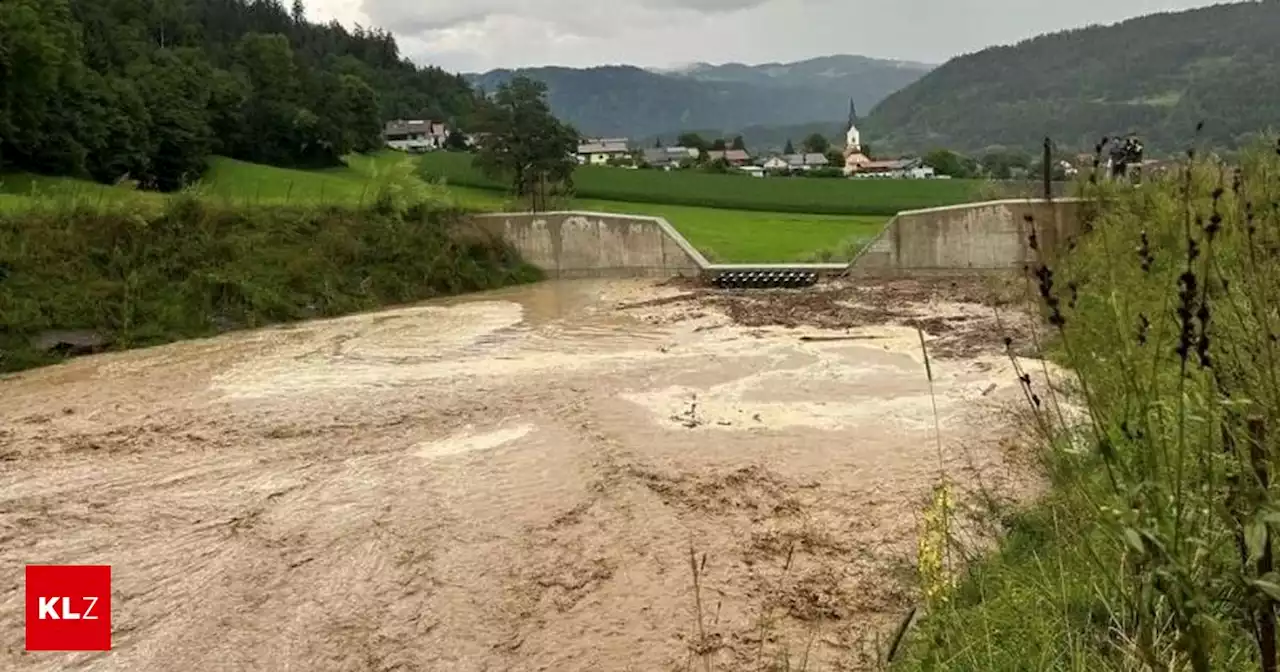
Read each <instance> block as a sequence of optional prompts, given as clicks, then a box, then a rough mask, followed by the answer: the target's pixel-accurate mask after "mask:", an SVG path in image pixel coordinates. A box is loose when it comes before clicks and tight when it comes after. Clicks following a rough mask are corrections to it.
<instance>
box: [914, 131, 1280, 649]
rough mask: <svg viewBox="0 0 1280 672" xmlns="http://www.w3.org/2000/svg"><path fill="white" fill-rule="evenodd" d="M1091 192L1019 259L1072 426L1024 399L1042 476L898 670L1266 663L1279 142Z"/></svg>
mask: <svg viewBox="0 0 1280 672" xmlns="http://www.w3.org/2000/svg"><path fill="white" fill-rule="evenodd" d="M1101 147H1102V146H1101V145H1100V147H1099V154H1101V151H1102V149H1101ZM1082 188H1083V189H1084V194H1085V196H1086V197H1088V199H1089V200H1090V202H1089V203H1087V204H1086V207H1085V208H1084V211H1085V212H1087V213H1089V217H1090V221H1089V225H1088V226H1086V227H1085V231H1084V232H1083V233H1081V235H1080V236H1079V237H1078V238H1076V239H1075V240H1073V241H1072V242H1071V244H1070V246H1069V247H1070V248H1071V249H1070V252H1068V253H1066V254H1064V255H1053V257H1052V258H1050V255H1047V254H1045V255H1042V256H1041V258H1040V259H1039V261H1038V263H1036V264H1035V266H1034V268H1033V269H1032V270H1033V271H1034V273H1033V277H1034V283H1033V284H1034V290H1035V292H1036V293H1037V294H1038V295H1039V298H1040V301H1041V305H1042V307H1043V311H1044V316H1045V318H1046V321H1047V322H1048V324H1049V328H1050V330H1051V331H1052V332H1053V339H1052V344H1051V345H1050V354H1051V355H1052V356H1053V357H1054V358H1056V359H1057V360H1058V361H1059V363H1061V364H1063V365H1064V366H1065V367H1066V368H1067V369H1069V370H1070V371H1071V372H1072V376H1073V379H1074V380H1073V382H1074V385H1073V387H1074V393H1073V394H1071V395H1070V397H1069V398H1068V399H1066V400H1064V403H1068V404H1074V405H1075V406H1077V407H1080V408H1082V410H1084V411H1087V412H1086V413H1083V414H1082V417H1083V418H1084V419H1083V426H1068V424H1067V423H1068V418H1069V417H1071V414H1066V415H1064V414H1060V413H1058V412H1057V411H1056V410H1054V409H1053V408H1052V407H1053V406H1055V405H1056V404H1046V403H1029V406H1031V411H1032V412H1033V413H1034V414H1035V422H1034V425H1035V426H1036V427H1037V428H1039V430H1040V434H1041V438H1042V439H1043V442H1044V445H1045V446H1046V449H1045V451H1044V455H1043V457H1044V459H1045V464H1046V466H1047V467H1048V470H1047V473H1048V474H1049V476H1050V478H1051V480H1052V485H1053V489H1052V491H1051V492H1050V494H1049V495H1048V496H1047V497H1046V498H1045V500H1044V501H1043V502H1042V503H1041V504H1039V505H1038V506H1037V507H1035V508H1033V509H1032V510H1030V511H1024V512H1018V513H1015V514H1010V515H1009V517H1008V520H1007V521H1006V523H1007V525H1006V527H1007V529H1008V532H1009V534H1008V536H1007V538H1006V541H1005V544H1004V546H1003V548H1002V550H1001V551H1000V552H999V553H997V554H996V556H994V557H993V558H991V559H989V560H987V561H986V562H983V563H979V565H978V566H976V567H974V568H973V569H972V570H971V571H970V574H969V576H968V577H967V579H966V580H965V581H963V582H962V585H961V587H960V588H959V589H958V594H957V599H956V600H955V604H954V606H952V607H951V608H950V609H948V610H944V611H942V612H940V613H936V614H931V616H930V619H929V622H928V623H926V624H925V625H923V626H922V630H921V632H920V633H919V634H918V635H917V636H916V637H915V641H914V642H913V644H912V647H911V654H912V655H910V656H909V660H907V661H905V662H904V664H903V665H904V666H907V667H910V666H914V667H919V668H924V669H974V670H977V669H983V670H993V669H995V670H998V669H1026V666H1027V665H1031V666H1032V667H1034V668H1039V669H1043V668H1049V669H1090V670H1092V669H1126V670H1127V669H1152V670H1193V671H1195V672H1200V671H1205V672H1207V671H1208V670H1263V671H1266V672H1270V671H1272V670H1275V669H1276V668H1277V662H1276V657H1277V653H1276V648H1277V640H1276V637H1277V634H1276V607H1277V601H1278V600H1280V573H1278V572H1277V570H1276V567H1275V537H1276V535H1277V533H1280V496H1278V495H1277V492H1276V486H1275V485H1274V481H1275V480H1276V478H1275V472H1276V469H1277V466H1280V445H1278V442H1277V438H1276V437H1277V432H1280V425H1277V422H1280V374H1277V369H1276V365H1277V356H1278V354H1280V353H1277V348H1278V347H1280V346H1278V342H1280V332H1278V329H1280V147H1277V146H1259V147H1255V148H1253V149H1251V150H1250V151H1248V152H1245V153H1244V154H1243V155H1242V158H1241V160H1240V163H1239V165H1235V166H1227V165H1223V164H1222V163H1221V162H1218V161H1217V160H1215V159H1213V158H1212V157H1206V156H1201V155H1198V154H1197V153H1196V152H1195V151H1194V150H1189V151H1188V153H1187V157H1186V159H1185V161H1184V162H1183V165H1182V166H1181V167H1180V169H1179V170H1176V171H1172V172H1171V173H1170V174H1168V175H1166V176H1164V177H1156V178H1149V179H1147V180H1146V181H1145V183H1144V184H1141V185H1138V186H1133V185H1119V184H1114V183H1108V182H1106V181H1102V180H1096V179H1091V180H1090V181H1089V183H1088V184H1085V185H1082ZM1028 224H1029V226H1030V227H1031V229H1032V234H1031V235H1032V246H1033V247H1036V242H1035V237H1036V235H1037V232H1036V227H1037V223H1036V222H1034V221H1030V222H1028ZM1023 382H1024V384H1025V385H1027V386H1028V387H1027V393H1028V398H1029V399H1034V400H1036V401H1039V397H1038V396H1034V392H1033V391H1032V390H1031V389H1030V384H1031V381H1030V380H1028V379H1027V377H1025V376H1024V378H1023ZM1081 444H1083V445H1085V446H1087V449H1085V450H1081V449H1080V446H1081Z"/></svg>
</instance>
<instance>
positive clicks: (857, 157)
mask: <svg viewBox="0 0 1280 672" xmlns="http://www.w3.org/2000/svg"><path fill="white" fill-rule="evenodd" d="M868 163H871V159H869V158H867V155H866V154H864V153H863V152H862V133H860V132H859V131H858V109H857V108H856V107H854V105H853V99H852V98H850V99H849V130H848V131H846V132H845V134H844V174H845V175H852V174H854V173H856V172H858V170H859V169H861V168H862V167H863V166H866V165H867V164H868Z"/></svg>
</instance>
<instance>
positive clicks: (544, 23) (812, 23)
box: [305, 0, 1217, 72]
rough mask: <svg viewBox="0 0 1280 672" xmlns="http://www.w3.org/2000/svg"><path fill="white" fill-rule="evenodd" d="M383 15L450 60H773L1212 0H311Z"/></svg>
mask: <svg viewBox="0 0 1280 672" xmlns="http://www.w3.org/2000/svg"><path fill="white" fill-rule="evenodd" d="M305 2H306V5H307V8H308V15H309V17H310V18H311V19H312V20H313V21H314V20H329V19H334V18H336V19H338V20H339V21H342V22H343V23H345V24H348V25H351V24H355V23H359V24H362V25H365V26H381V27H383V28H387V29H389V30H390V31H391V32H392V33H394V34H395V35H396V38H397V41H398V42H399V44H400V48H401V51H402V52H403V53H404V55H406V56H408V57H410V58H412V59H413V60H414V61H416V62H418V63H420V64H424V65H427V64H430V65H438V66H441V67H443V68H445V69H447V70H451V71H464V72H472V71H483V70H488V69H491V68H499V67H503V68H514V67H525V66H536V65H568V66H587V65H602V64H615V63H627V64H632V65H639V66H644V67H653V66H657V67H666V66H672V65H680V64H684V63H692V62H695V61H707V62H710V63H724V62H728V61H738V62H744V63H753V64H754V63H764V62H769V61H792V60H800V59H803V58H809V57H813V56H823V55H828V54H837V53H843V54H861V55H865V56H875V57H882V58H900V59H907V60H914V61H925V62H931V63H941V62H943V61H945V60H947V59H948V58H950V57H952V56H955V55H958V54H962V53H967V52H971V51H976V50H978V49H981V48H983V47H986V46H990V45H993V44H1004V43H1009V42H1016V41H1018V40H1020V39H1022V38H1026V37H1031V36H1033V35H1037V34H1039V33H1043V32H1049V31H1054V30H1061V29H1064V28H1071V27H1077V26H1084V25H1088V24H1090V23H1112V22H1115V21H1119V20H1122V19H1126V18H1129V17H1133V16H1139V15H1142V14H1149V13H1152V12H1158V11H1167V10H1179V9H1188V8H1192V7H1202V6H1205V5H1211V4H1217V3H1215V2H1214V1H1212V0H305Z"/></svg>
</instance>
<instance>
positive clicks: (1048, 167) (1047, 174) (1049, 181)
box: [1043, 136, 1053, 201]
mask: <svg viewBox="0 0 1280 672" xmlns="http://www.w3.org/2000/svg"><path fill="white" fill-rule="evenodd" d="M1043 159H1044V200H1046V201H1052V200H1053V163H1052V162H1053V142H1052V141H1051V140H1050V139H1049V137H1048V136H1045V139H1044V157H1043Z"/></svg>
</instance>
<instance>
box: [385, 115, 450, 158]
mask: <svg viewBox="0 0 1280 672" xmlns="http://www.w3.org/2000/svg"><path fill="white" fill-rule="evenodd" d="M382 138H383V140H384V141H385V142H386V143H387V146H388V147H391V148H393V149H399V150H401V151H405V152H430V151H433V150H437V149H442V148H443V147H444V144H445V141H446V140H447V139H448V138H449V129H448V128H447V127H446V126H445V125H444V124H442V123H439V122H434V121H425V120H422V119H409V120H406V119H396V120H394V121H388V122H387V123H386V124H385V125H384V126H383V127H382Z"/></svg>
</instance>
